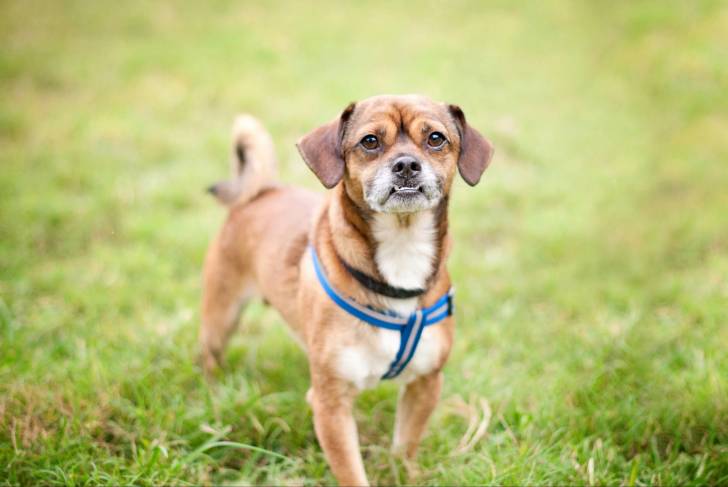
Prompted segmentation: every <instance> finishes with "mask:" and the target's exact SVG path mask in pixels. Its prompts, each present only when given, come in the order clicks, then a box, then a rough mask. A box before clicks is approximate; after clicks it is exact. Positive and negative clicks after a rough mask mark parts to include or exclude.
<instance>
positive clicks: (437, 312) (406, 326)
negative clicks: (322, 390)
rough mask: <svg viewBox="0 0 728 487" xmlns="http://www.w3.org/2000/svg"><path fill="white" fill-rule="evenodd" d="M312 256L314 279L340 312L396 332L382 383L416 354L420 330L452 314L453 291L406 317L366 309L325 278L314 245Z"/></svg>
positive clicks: (311, 247)
mask: <svg viewBox="0 0 728 487" xmlns="http://www.w3.org/2000/svg"><path fill="white" fill-rule="evenodd" d="M309 248H310V250H311V256H312V257H313V267H314V269H316V276H318V280H319V282H320V283H321V287H323V288H324V291H326V294H328V295H329V297H330V298H331V299H332V300H333V301H334V303H336V304H337V305H338V306H339V307H340V308H341V309H343V310H344V311H346V312H347V313H349V314H350V315H352V316H353V317H355V318H358V319H360V320H362V321H365V322H367V323H369V324H370V325H372V326H376V327H377V328H386V329H387V330H395V331H398V332H399V351H397V355H396V357H395V358H394V360H393V361H392V363H391V364H390V365H389V370H388V371H387V372H386V373H385V374H384V375H383V376H382V379H393V378H394V377H397V376H398V375H399V374H400V372H402V371H403V370H404V368H405V367H407V364H408V363H409V361H410V360H411V359H412V357H413V356H414V354H415V351H417V345H418V344H419V343H420V337H421V336H422V330H424V329H425V327H427V326H430V325H435V324H437V323H439V322H441V321H442V320H444V319H445V318H447V317H448V316H451V315H452V313H453V299H452V298H453V290H452V288H450V290H449V291H448V292H447V293H446V294H445V295H444V296H442V297H441V298H440V299H438V300H437V301H436V302H435V304H433V305H432V306H429V307H427V308H420V309H417V310H415V311H414V312H413V313H412V314H411V315H409V316H402V315H400V314H399V313H396V312H394V311H386V310H376V309H374V308H370V307H368V306H363V305H361V304H359V303H357V302H356V301H354V300H353V299H350V298H346V297H344V296H342V295H341V294H339V293H338V292H337V291H336V290H335V289H334V288H333V287H331V284H330V283H329V280H328V279H327V278H326V274H325V273H324V271H323V268H322V267H321V262H320V261H319V258H318V255H316V249H314V248H313V245H311V246H309Z"/></svg>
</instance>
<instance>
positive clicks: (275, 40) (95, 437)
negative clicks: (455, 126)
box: [0, 0, 728, 485]
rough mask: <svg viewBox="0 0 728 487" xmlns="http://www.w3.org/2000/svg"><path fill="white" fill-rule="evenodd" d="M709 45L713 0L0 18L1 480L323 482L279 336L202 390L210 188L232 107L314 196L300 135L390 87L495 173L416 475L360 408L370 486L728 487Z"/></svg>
mask: <svg viewBox="0 0 728 487" xmlns="http://www.w3.org/2000/svg"><path fill="white" fill-rule="evenodd" d="M727 45H728V8H727V7H726V4H725V2H720V1H715V2H711V1H705V2H703V1H686V2H668V1H636V2H627V1H617V2H607V1H593V2H578V1H573V2H572V1H567V0H564V1H546V2H509V1H498V2H475V1H473V2H465V1H462V2H448V3H444V2H442V3H441V2H332V3H326V4H325V3H307V2H294V1H290V2H283V1H269V2H260V3H249V2H232V1H209V2H202V1H200V2H184V1H179V2H145V1H129V2H116V3H112V2H98V1H97V2H93V1H66V2H56V1H36V0H28V1H19V0H18V1H13V0H2V1H0V90H1V92H2V94H1V95H0V483H10V484H13V483H23V484H37V483H59V484H88V483H93V484H98V483H107V484H120V483H137V484H141V485H144V484H153V483H156V484H159V483H175V484H184V483H193V484H198V483H200V482H214V483H225V482H231V483H233V482H238V483H260V484H271V483H274V484H281V483H289V484H290V483H293V484H295V483H299V484H300V483H305V484H319V483H330V482H332V481H333V479H332V477H331V475H330V473H329V472H328V470H327V468H326V464H325V462H324V459H323V455H322V453H321V451H320V449H319V447H318V445H317V443H316V440H315V436H314V432H313V427H312V423H311V417H310V412H309V410H308V407H307V405H306V403H305V402H304V399H303V396H304V394H305V391H306V389H307V384H308V375H307V366H306V359H305V357H304V355H303V353H302V352H301V351H299V350H298V348H297V347H296V346H295V345H294V344H293V342H292V341H291V340H290V339H289V338H288V336H287V333H286V331H285V328H284V326H283V325H282V323H281V320H280V319H279V318H278V316H277V315H276V314H275V313H274V312H273V311H271V310H268V309H266V308H264V307H263V306H262V305H258V306H254V307H253V309H251V310H250V311H249V312H248V313H246V315H245V317H244V320H243V321H244V322H243V325H242V326H241V328H242V332H241V333H238V334H237V335H236V337H235V339H234V340H233V342H232V344H231V347H230V349H229V352H228V354H227V356H228V362H229V364H228V365H229V366H228V368H227V369H226V370H225V371H224V372H223V373H222V374H221V376H220V378H219V381H218V382H217V383H216V384H214V385H208V384H206V383H205V381H203V380H202V378H201V377H200V372H199V370H198V368H197V367H196V365H195V356H196V333H197V326H198V323H197V321H198V300H199V294H200V279H199V275H200V269H201V263H202V256H203V253H204V250H205V246H206V244H207V242H208V240H209V238H210V236H211V235H212V234H213V232H215V231H216V229H217V228H218V227H219V225H220V224H221V222H222V219H223V218H224V211H223V209H221V208H220V207H219V206H216V204H215V203H214V202H213V201H212V199H211V198H209V197H207V196H206V195H205V194H204V192H203V188H204V187H206V186H207V184H208V183H211V182H213V181H215V180H218V179H221V178H222V177H225V176H226V175H227V158H228V150H229V149H228V136H229V130H230V124H231V121H232V119H233V117H234V115H235V114H236V113H238V112H249V113H252V114H254V115H256V116H258V117H259V118H260V119H261V120H263V122H264V123H265V124H266V125H267V126H268V127H269V129H270V130H271V131H272V133H273V135H274V138H275V141H276V145H277V149H278V151H279V156H280V160H281V166H282V169H283V171H282V172H283V178H284V180H285V181H287V182H291V183H297V184H304V185H306V186H309V187H311V188H318V187H319V185H318V183H317V181H316V180H315V178H314V177H313V176H312V175H311V174H309V172H308V170H307V169H306V167H305V165H304V164H303V163H302V162H301V161H300V159H299V157H298V155H297V154H296V151H295V148H294V146H293V143H294V141H295V140H296V139H297V138H298V137H299V136H300V135H302V134H303V133H305V132H307V131H308V130H310V129H311V128H313V127H315V126H317V125H319V124H321V123H322V122H324V121H326V120H329V119H330V118H332V117H334V116H335V115H336V114H337V113H338V112H339V111H340V110H341V109H342V108H343V107H344V106H345V105H346V104H347V103H348V102H350V101H353V100H357V99H360V98H364V97H367V96H369V95H373V94H378V93H409V92H418V93H424V94H428V95H430V96H431V97H433V98H436V99H439V100H443V101H448V102H452V103H457V104H460V105H461V106H462V107H463V109H464V111H465V113H466V115H467V116H468V119H469V121H470V122H471V123H472V124H473V125H474V126H476V127H478V128H479V129H480V130H481V131H482V132H483V133H484V134H486V135H487V136H489V137H490V138H491V140H492V141H493V142H494V144H495V146H496V148H497V152H496V157H495V159H494V162H493V164H492V165H491V167H490V169H489V170H488V171H487V173H486V175H485V177H484V179H483V181H482V183H481V184H480V185H479V186H478V187H476V188H472V189H471V188H468V187H466V185H464V184H462V183H459V184H458V186H457V188H456V189H455V195H454V198H453V202H452V209H451V211H452V217H451V222H452V226H453V232H454V234H455V241H456V247H455V249H454V254H453V255H452V258H451V270H452V274H453V277H454V281H455V284H456V286H457V288H458V308H457V317H458V330H457V336H456V346H455V349H454V351H453V354H452V359H451V361H450V362H449V363H448V365H447V367H446V372H445V374H446V386H445V389H444V393H443V400H442V404H441V405H440V407H439V408H438V410H437V412H436V414H435V416H434V417H433V420H432V423H431V427H430V432H429V434H428V436H427V437H426V439H425V440H424V443H423V445H422V448H421V454H420V457H419V462H418V463H419V467H418V471H409V472H408V469H407V468H405V467H406V466H404V465H402V464H401V463H399V462H398V461H395V460H393V459H392V458H391V457H390V455H389V453H388V446H389V437H390V434H391V429H392V423H393V411H394V403H395V395H396V393H395V389H394V387H393V386H392V385H390V384H385V385H383V386H382V387H380V388H379V389H377V390H374V391H369V392H367V393H365V394H364V395H363V396H362V397H361V399H360V401H359V403H358V413H357V416H358V418H359V423H360V434H361V440H362V445H363V454H364V457H365V463H366V466H367V470H368V473H369V475H370V479H371V481H373V482H375V483H380V484H398V483H417V484H449V485H456V484H484V483H487V484H510V485H514V484H521V485H522V484H541V483H544V484H581V485H584V484H587V485H594V484H625V485H647V484H660V485H676V484H714V485H717V484H725V483H728V358H727V352H726V350H728V326H727V321H728V320H727V318H728V316H727V314H728V313H727V308H728V306H727V305H726V303H728V279H727V276H728V190H727V188H728V167H727V166H726V164H727V163H728V160H727V159H728V56H727V55H726V46H727ZM479 425H483V428H485V427H486V426H487V429H484V430H483V428H481V430H482V433H483V434H479V433H478V432H477V429H478V426H479Z"/></svg>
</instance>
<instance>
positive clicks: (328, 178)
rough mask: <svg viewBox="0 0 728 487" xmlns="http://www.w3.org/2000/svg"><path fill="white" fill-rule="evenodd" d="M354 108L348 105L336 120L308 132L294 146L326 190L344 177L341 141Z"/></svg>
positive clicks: (352, 104)
mask: <svg viewBox="0 0 728 487" xmlns="http://www.w3.org/2000/svg"><path fill="white" fill-rule="evenodd" d="M354 106H355V104H354V103H350V104H349V106H348V107H346V108H345V109H344V111H343V112H342V113H341V116H339V117H338V118H337V119H336V120H333V121H331V122H329V123H327V124H326V125H322V126H321V127H319V128H317V129H315V130H313V131H312V132H309V133H308V134H306V135H304V136H303V137H302V138H301V139H300V140H299V141H298V143H297V144H296V147H297V148H298V152H300V153H301V157H303V160H304V161H306V164H307V165H308V167H309V168H311V170H312V171H313V173H314V174H315V175H316V176H317V177H318V178H319V180H320V181H321V182H322V183H323V185H324V186H326V187H327V188H333V187H334V186H336V184H337V183H338V182H339V181H341V178H342V177H344V166H345V164H346V163H345V161H344V155H343V154H342V153H341V141H342V139H343V138H344V132H345V130H346V124H347V122H348V121H349V118H351V114H352V113H353V112H354Z"/></svg>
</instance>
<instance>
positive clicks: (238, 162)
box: [208, 115, 277, 206]
mask: <svg viewBox="0 0 728 487" xmlns="http://www.w3.org/2000/svg"><path fill="white" fill-rule="evenodd" d="M232 135H233V137H232V139H233V140H232V141H233V143H232V157H231V169H232V179H230V180H227V181H220V182H218V183H215V184H213V185H212V186H210V187H209V188H208V191H209V192H210V193H211V194H212V195H213V196H215V198H217V200H218V201H219V202H220V203H222V204H224V205H227V206H232V205H234V204H237V203H245V202H246V201H249V200H250V199H252V198H254V197H255V196H256V195H257V194H258V193H260V192H261V191H262V190H263V189H265V188H267V187H269V186H271V185H273V183H274V182H275V180H276V176H277V163H276V154H275V147H274V146H273V139H272V138H271V136H270V134H269V133H268V131H267V130H266V129H265V127H263V124H261V123H260V122H259V121H258V120H257V119H256V118H255V117H253V116H251V115H238V116H237V117H236V118H235V123H233V130H232Z"/></svg>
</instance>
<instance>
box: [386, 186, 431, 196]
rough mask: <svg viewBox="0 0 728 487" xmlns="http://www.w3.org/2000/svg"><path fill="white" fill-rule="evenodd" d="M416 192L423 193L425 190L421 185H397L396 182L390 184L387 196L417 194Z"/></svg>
mask: <svg viewBox="0 0 728 487" xmlns="http://www.w3.org/2000/svg"><path fill="white" fill-rule="evenodd" d="M418 194H422V195H424V194H425V190H424V189H423V188H422V185H421V184H420V185H417V186H397V185H396V184H395V185H394V186H392V189H390V190H389V196H393V195H397V196H405V197H407V196H417V195H418Z"/></svg>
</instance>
